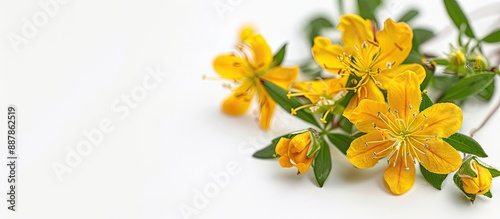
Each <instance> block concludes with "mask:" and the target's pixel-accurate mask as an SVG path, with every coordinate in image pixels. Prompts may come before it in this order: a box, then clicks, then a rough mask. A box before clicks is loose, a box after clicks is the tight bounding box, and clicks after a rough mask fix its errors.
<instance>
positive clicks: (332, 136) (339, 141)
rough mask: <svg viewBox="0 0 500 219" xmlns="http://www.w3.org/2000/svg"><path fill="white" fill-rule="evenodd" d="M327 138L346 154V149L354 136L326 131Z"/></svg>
mask: <svg viewBox="0 0 500 219" xmlns="http://www.w3.org/2000/svg"><path fill="white" fill-rule="evenodd" d="M327 137H328V140H330V142H331V143H332V144H333V145H335V147H337V148H338V149H339V151H340V152H342V153H343V154H344V155H345V154H347V149H349V147H350V146H351V142H352V141H353V140H354V137H352V136H347V135H343V134H339V133H328V134H327Z"/></svg>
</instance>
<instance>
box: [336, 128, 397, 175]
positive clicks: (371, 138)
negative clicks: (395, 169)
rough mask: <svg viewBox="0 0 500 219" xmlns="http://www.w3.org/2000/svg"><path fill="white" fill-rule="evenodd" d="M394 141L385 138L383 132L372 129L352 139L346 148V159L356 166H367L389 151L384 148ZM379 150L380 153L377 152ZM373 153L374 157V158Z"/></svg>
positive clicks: (370, 165) (372, 164) (375, 162)
mask: <svg viewBox="0 0 500 219" xmlns="http://www.w3.org/2000/svg"><path fill="white" fill-rule="evenodd" d="M393 143H394V142H393V141H389V140H385V141H384V137H383V133H381V132H377V131H373V132H370V133H368V134H366V135H363V136H361V137H359V138H356V139H354V141H352V143H351V146H350V147H349V149H348V150H347V154H346V156H347V159H348V160H349V161H350V162H351V163H352V164H353V165H354V166H355V167H357V168H368V167H372V166H374V165H375V164H377V163H378V160H379V159H380V158H382V157H385V156H387V155H388V154H389V152H391V151H390V150H386V149H387V148H389V147H390V146H391V145H392V144H393ZM379 152H380V153H379ZM374 153H379V154H375V155H376V158H375V159H374V156H375V155H374Z"/></svg>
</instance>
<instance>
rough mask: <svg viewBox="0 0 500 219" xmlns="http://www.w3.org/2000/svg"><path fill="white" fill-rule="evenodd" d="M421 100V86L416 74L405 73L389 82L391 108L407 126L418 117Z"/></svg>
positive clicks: (388, 97)
mask: <svg viewBox="0 0 500 219" xmlns="http://www.w3.org/2000/svg"><path fill="white" fill-rule="evenodd" d="M421 100H422V96H421V93H420V84H419V82H418V77H417V75H416V74H415V73H414V72H412V71H405V72H403V73H401V74H399V75H397V76H396V77H394V78H393V79H392V80H391V82H389V88H388V94H387V102H389V107H390V108H391V111H392V112H393V113H394V114H397V116H398V117H399V118H401V119H403V121H405V122H406V124H409V123H410V121H412V120H414V119H415V118H416V116H417V115H418V113H419V108H420V101H421Z"/></svg>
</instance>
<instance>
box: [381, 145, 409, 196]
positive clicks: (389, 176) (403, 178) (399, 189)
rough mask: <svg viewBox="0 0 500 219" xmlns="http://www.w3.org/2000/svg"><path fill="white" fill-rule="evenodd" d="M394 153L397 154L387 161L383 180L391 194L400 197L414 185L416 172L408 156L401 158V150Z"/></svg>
mask: <svg viewBox="0 0 500 219" xmlns="http://www.w3.org/2000/svg"><path fill="white" fill-rule="evenodd" d="M396 153H398V154H394V155H393V156H391V158H390V159H389V165H388V166H387V168H386V169H385V171H384V180H385V182H386V183H387V185H388V186H389V189H390V190H391V192H392V193H393V194H395V195H401V194H403V193H405V192H407V191H408V190H410V189H411V187H412V186H413V184H414V183H415V176H416V171H415V164H413V160H411V158H410V156H403V155H404V154H403V153H404V151H403V150H399V151H398V152H396Z"/></svg>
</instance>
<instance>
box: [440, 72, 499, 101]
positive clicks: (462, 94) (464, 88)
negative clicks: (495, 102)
mask: <svg viewBox="0 0 500 219" xmlns="http://www.w3.org/2000/svg"><path fill="white" fill-rule="evenodd" d="M494 79H495V73H491V72H481V73H477V74H473V75H470V76H468V77H464V78H463V79H461V80H459V81H458V82H457V83H455V84H454V85H453V86H451V87H450V88H448V89H447V90H446V91H445V92H444V94H443V97H442V98H441V100H439V101H440V102H443V101H452V100H464V99H465V98H467V97H469V96H471V95H476V94H478V93H481V92H482V91H483V90H484V89H486V88H487V87H488V86H490V84H491V83H493V80H494Z"/></svg>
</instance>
